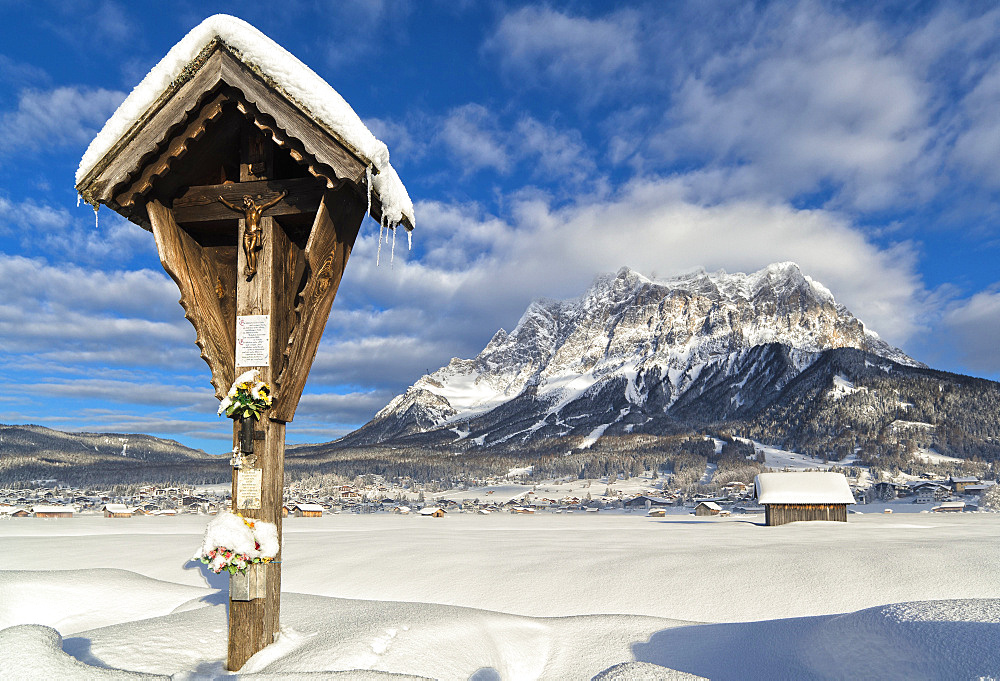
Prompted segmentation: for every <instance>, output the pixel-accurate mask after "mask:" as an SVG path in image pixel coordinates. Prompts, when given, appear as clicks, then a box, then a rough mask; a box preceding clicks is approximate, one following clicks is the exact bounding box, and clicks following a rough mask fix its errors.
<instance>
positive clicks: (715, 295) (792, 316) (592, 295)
mask: <svg viewBox="0 0 1000 681" xmlns="http://www.w3.org/2000/svg"><path fill="white" fill-rule="evenodd" d="M761 348H783V350H781V352H779V353H778V354H775V350H773V349H772V350H767V351H764V350H758V349H761ZM835 348H855V349H857V350H861V351H864V352H867V353H872V354H874V355H877V356H879V357H882V358H885V359H888V360H891V361H892V362H896V363H899V364H903V365H910V366H919V363H918V362H916V361H914V360H913V359H912V358H910V357H908V356H907V355H906V354H905V353H903V352H902V351H900V350H898V349H896V348H893V347H891V346H889V345H888V344H886V343H884V342H883V341H881V340H880V339H878V337H877V336H875V335H874V334H871V333H868V332H867V331H866V329H865V328H864V325H863V324H862V323H861V322H860V321H859V320H858V319H856V318H855V317H854V316H853V315H852V314H851V313H850V312H849V311H848V310H847V309H846V308H845V307H843V306H842V305H838V304H837V302H836V300H835V299H834V296H833V294H832V293H831V292H830V290H829V289H827V288H826V287H825V286H823V285H822V284H820V283H819V282H816V281H814V280H813V279H811V278H810V277H808V276H807V275H805V274H804V273H803V272H802V271H801V269H800V268H799V266H798V265H796V264H795V263H792V262H783V263H775V264H772V265H768V266H767V267H764V268H763V269H761V270H758V271H757V272H752V273H749V274H747V273H733V274H729V273H727V272H725V271H721V270H720V271H718V272H714V273H708V272H706V271H705V270H704V269H699V270H695V271H693V272H690V273H687V274H683V275H680V276H676V277H671V278H669V279H663V280H654V279H651V278H648V277H646V276H644V275H642V274H640V273H637V272H635V271H633V270H631V269H629V268H627V267H623V268H621V269H619V270H618V271H617V272H616V273H614V274H606V275H601V276H598V277H597V278H596V279H595V280H594V283H593V284H592V285H591V287H590V288H589V289H588V290H587V291H586V292H585V293H584V294H583V295H582V296H580V297H579V298H574V299H570V300H561V301H557V300H545V299H540V300H536V301H534V302H532V303H531V304H530V305H529V306H528V308H527V310H526V311H525V312H524V314H523V315H522V316H521V319H520V320H519V321H518V323H517V326H516V327H515V328H514V330H513V331H512V332H510V333H506V332H505V331H504V330H502V329H501V330H500V331H498V332H497V333H496V334H495V335H494V336H493V338H492V339H491V340H490V342H489V344H487V346H486V347H485V348H484V349H483V351H482V352H481V353H480V354H479V355H478V356H477V357H475V358H473V359H468V360H462V359H457V358H456V359H453V360H452V361H451V362H450V363H449V364H448V365H447V366H446V367H443V368H441V369H439V370H437V371H435V372H433V373H432V374H430V375H428V376H424V377H422V378H421V379H420V380H418V381H417V382H416V383H415V384H414V385H413V386H412V387H411V388H410V389H409V390H407V391H406V393H404V394H403V395H400V396H399V397H397V398H396V399H394V400H393V401H392V402H391V403H390V404H389V405H388V406H387V407H386V408H385V409H383V410H382V411H381V412H379V414H378V415H377V416H376V419H375V421H373V422H372V424H369V426H373V424H375V423H376V422H392V423H394V424H395V425H394V426H393V428H392V430H393V431H394V432H397V433H398V432H413V430H414V429H417V430H426V429H427V428H437V427H445V426H447V425H448V424H451V423H458V422H462V421H468V420H469V419H472V418H475V417H478V416H482V415H484V414H488V413H492V412H494V411H495V410H499V409H501V408H504V409H508V408H510V407H509V405H510V404H512V403H514V402H515V401H516V400H518V399H523V398H525V397H526V396H528V397H530V400H532V401H533V403H534V404H536V405H537V404H544V405H547V406H546V407H545V410H546V413H548V414H558V413H559V412H560V410H562V409H564V408H566V406H567V405H569V404H570V403H572V402H574V401H575V400H579V399H583V398H584V397H585V396H587V395H593V394H595V391H600V390H603V389H605V387H606V386H608V385H612V384H614V385H620V386H621V387H620V388H615V389H616V390H619V391H620V392H621V393H622V394H623V395H625V397H626V398H627V399H626V402H625V404H626V406H625V407H623V408H622V409H620V410H619V411H620V412H621V414H622V416H621V417H622V418H624V413H625V412H626V411H629V410H630V409H631V408H632V407H631V406H628V405H633V406H642V405H646V404H647V403H649V402H650V401H656V402H662V407H660V408H661V409H662V410H670V409H672V408H674V406H675V405H683V404H685V400H686V399H689V398H686V397H685V396H686V394H687V393H688V392H689V391H690V390H695V389H697V390H702V391H703V390H705V386H704V385H703V382H704V381H705V380H706V377H707V376H713V377H715V378H714V379H713V380H723V378H724V377H725V376H728V375H737V374H739V373H740V372H741V371H744V370H746V367H744V363H745V362H747V361H750V360H749V358H751V357H756V359H755V360H754V361H756V362H757V363H758V364H759V366H758V367H757V368H756V369H755V371H765V370H766V371H770V372H771V373H770V374H769V378H767V379H766V380H765V379H761V381H760V385H764V384H765V383H767V382H768V381H770V383H769V385H770V387H769V388H768V389H774V390H777V389H780V388H781V387H782V386H783V385H785V384H786V383H787V382H788V381H790V380H791V379H792V378H794V377H795V376H796V375H797V374H798V373H801V371H803V370H804V369H805V368H807V367H808V366H809V365H810V363H811V362H812V361H814V360H815V358H816V357H818V356H819V354H820V353H823V352H825V351H827V350H831V349H835ZM762 353H763V354H762ZM782 353H783V354H782ZM765 355H767V357H768V358H769V359H767V360H766V362H771V363H772V364H773V362H779V363H780V364H781V366H780V367H778V366H770V367H769V368H768V367H765V365H764V364H762V362H765V360H764V359H763V357H764V356H765ZM779 355H780V357H779ZM782 358H783V359H782ZM746 380H748V379H745V378H744V379H743V383H740V384H739V386H742V385H744V384H745V383H746ZM734 385H736V384H734ZM727 390H729V392H727V394H729V396H730V397H731V399H732V404H733V405H734V406H733V407H732V409H736V410H738V409H740V408H742V405H744V404H746V403H747V401H748V400H753V399H754V397H753V396H751V395H749V394H746V395H745V394H743V393H742V392H740V390H739V389H736V388H734V389H732V390H730V389H728V388H727ZM734 391H735V392H734ZM730 393H732V394H730ZM678 408H679V407H678ZM623 410H624V411H623ZM729 411H732V410H731V409H730V408H729V407H726V406H723V407H722V408H720V413H723V414H725V413H729ZM369 426H366V427H365V428H366V429H368V428H369ZM363 430H364V429H363ZM375 430H377V428H376V429H375Z"/></svg>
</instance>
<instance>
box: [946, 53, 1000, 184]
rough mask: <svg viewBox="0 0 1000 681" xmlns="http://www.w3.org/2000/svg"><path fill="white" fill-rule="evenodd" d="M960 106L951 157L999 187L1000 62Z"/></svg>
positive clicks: (975, 176) (973, 174)
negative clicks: (958, 121) (956, 133)
mask: <svg viewBox="0 0 1000 681" xmlns="http://www.w3.org/2000/svg"><path fill="white" fill-rule="evenodd" d="M961 109H962V111H961V114H960V117H959V118H960V120H961V123H962V131H961V132H960V133H959V135H958V136H957V138H956V140H955V146H954V157H953V159H952V160H953V162H954V163H955V165H956V166H957V167H958V168H960V169H961V171H962V172H963V173H964V174H966V175H967V176H970V177H972V178H973V179H976V180H985V181H986V183H988V185H989V186H991V187H994V188H996V187H1000V163H998V162H997V160H998V159H1000V117H998V116H997V111H998V110H1000V63H998V64H994V65H993V67H992V69H990V71H988V72H987V73H986V74H985V76H984V77H983V78H982V79H981V80H980V81H979V83H978V84H977V85H976V87H975V88H974V89H973V90H972V91H971V92H970V93H969V94H968V95H967V96H966V97H965V98H964V99H963V101H962V103H961Z"/></svg>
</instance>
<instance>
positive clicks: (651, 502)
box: [624, 494, 674, 508]
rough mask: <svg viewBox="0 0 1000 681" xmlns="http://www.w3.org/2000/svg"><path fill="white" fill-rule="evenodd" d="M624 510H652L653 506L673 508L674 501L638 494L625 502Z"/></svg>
mask: <svg viewBox="0 0 1000 681" xmlns="http://www.w3.org/2000/svg"><path fill="white" fill-rule="evenodd" d="M624 505H625V508H652V507H653V506H673V505H674V500H673V499H667V498H664V497H657V496H650V495H648V494H640V495H639V496H637V497H632V498H631V499H629V500H627V501H626V502H625V504H624Z"/></svg>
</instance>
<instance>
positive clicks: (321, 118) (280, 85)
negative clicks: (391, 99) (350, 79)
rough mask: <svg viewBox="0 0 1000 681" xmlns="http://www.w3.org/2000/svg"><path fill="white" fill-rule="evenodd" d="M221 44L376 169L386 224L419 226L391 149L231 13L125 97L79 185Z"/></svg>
mask: <svg viewBox="0 0 1000 681" xmlns="http://www.w3.org/2000/svg"><path fill="white" fill-rule="evenodd" d="M216 39H218V40H220V41H221V42H222V43H224V44H225V45H226V46H227V47H229V48H230V50H231V51H232V52H233V53H234V54H235V55H236V56H237V57H238V58H239V59H240V60H241V61H242V62H243V63H245V64H247V65H249V66H251V67H252V68H253V69H254V70H255V71H257V72H258V73H259V74H260V75H261V76H263V77H264V78H265V80H267V81H268V82H269V84H270V85H271V86H272V87H274V88H276V89H277V90H279V91H280V92H281V93H282V94H283V95H285V96H286V97H288V98H289V99H291V100H292V101H293V102H295V103H296V104H297V105H298V106H299V107H301V108H302V109H303V110H304V111H306V112H307V114H309V115H310V116H311V117H313V118H314V119H315V120H316V122H318V123H320V124H321V125H323V126H324V127H326V128H327V129H329V130H330V131H331V132H333V133H334V134H335V135H336V136H337V137H339V138H340V140H341V141H342V142H344V143H345V144H346V145H347V146H349V147H352V148H353V150H354V151H356V152H357V154H358V155H359V156H360V157H361V158H362V160H363V161H367V162H369V163H370V164H371V165H373V166H374V168H375V169H376V170H377V171H378V174H377V175H375V176H374V177H373V178H372V188H373V189H374V191H375V192H376V193H377V194H378V196H379V199H380V200H381V201H382V211H383V216H384V219H386V220H388V222H389V223H390V224H392V225H396V224H399V223H400V222H402V221H403V218H404V217H405V218H406V219H407V220H408V221H409V224H410V225H411V226H412V225H413V224H414V217H413V202H412V201H411V200H410V196H409V194H408V193H407V191H406V188H405V187H404V186H403V183H402V182H401V181H400V179H399V175H397V174H396V171H395V169H393V167H392V165H391V164H390V163H389V149H388V148H387V147H386V145H385V144H384V143H383V142H381V141H380V140H378V139H376V137H375V136H374V135H373V134H372V133H371V131H370V130H369V129H368V128H367V127H366V126H365V124H364V123H363V122H362V121H361V118H359V117H358V115H357V114H356V113H355V112H354V109H352V108H351V105H350V104H348V103H347V101H346V100H344V98H343V97H341V96H340V93H338V92H337V91H336V90H334V89H333V88H332V87H331V86H330V84H329V83H327V82H326V81H325V80H323V79H322V78H321V77H320V76H319V75H317V74H316V72H315V71H313V70H312V69H310V68H309V67H308V66H306V65H305V64H303V63H302V62H301V61H299V60H298V59H297V58H296V57H295V56H294V55H292V54H291V53H290V52H288V51H287V50H285V49H284V48H283V47H281V46H280V45H278V44H277V43H276V42H274V41H273V40H271V39H270V38H268V37H267V36H266V35H264V34H263V33H261V32H260V31H259V30H257V29H256V28H254V27H253V26H251V25H250V24H248V23H247V22H245V21H243V20H242V19H238V18H236V17H233V16H229V15H226V14H216V15H214V16H211V17H208V18H207V19H205V20H204V21H203V22H201V23H200V24H198V25H197V26H195V27H194V28H193V29H192V30H191V31H190V32H189V33H188V34H187V35H186V36H184V38H183V39H181V41H180V42H179V43H177V44H176V45H174V46H173V47H172V48H171V49H170V51H169V52H167V54H166V56H164V57H163V59H161V60H160V62H159V63H158V64H157V65H156V66H154V67H153V69H152V70H151V71H150V72H149V73H148V74H146V77H145V78H143V79H142V82H140V83H139V84H138V85H137V86H136V87H135V89H134V90H132V92H131V93H130V94H129V96H128V97H126V98H125V101H124V102H122V103H121V106H119V107H118V109H117V110H116V111H115V112H114V114H112V115H111V118H109V119H108V122H107V123H105V124H104V128H103V129H102V130H101V132H100V133H98V135H97V137H95V138H94V139H93V141H91V143H90V146H89V147H87V151H86V152H85V153H84V155H83V158H82V159H80V166H79V168H77V171H76V184H77V185H79V184H80V182H81V181H82V180H83V179H84V178H85V177H86V176H87V175H88V174H89V173H90V172H91V171H92V170H93V169H94V168H95V166H96V165H97V164H98V163H99V162H100V161H101V159H102V158H104V157H105V156H106V155H107V154H108V152H109V151H111V149H112V148H113V147H114V145H115V144H116V143H117V142H118V141H119V140H120V139H121V138H122V137H124V136H125V135H127V134H128V133H129V131H130V130H131V129H132V128H133V126H134V125H135V124H136V122H138V121H139V120H141V119H142V117H143V115H144V114H145V113H146V112H147V111H148V110H149V109H150V107H152V106H153V105H154V104H155V103H156V102H157V100H158V99H159V97H160V96H161V95H162V94H163V93H164V92H165V91H167V90H169V89H171V88H172V87H175V86H176V85H177V84H178V81H182V80H186V79H187V78H188V77H190V75H191V73H190V72H189V71H191V69H190V66H191V65H192V63H193V62H195V61H196V60H197V59H198V57H199V56H200V55H201V53H202V51H203V50H204V48H205V47H206V46H208V45H209V44H210V43H211V42H212V41H213V40H216Z"/></svg>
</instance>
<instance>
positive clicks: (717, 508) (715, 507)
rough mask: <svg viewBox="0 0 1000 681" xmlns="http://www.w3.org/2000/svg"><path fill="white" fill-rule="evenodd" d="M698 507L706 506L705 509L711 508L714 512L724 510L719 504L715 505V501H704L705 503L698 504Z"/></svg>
mask: <svg viewBox="0 0 1000 681" xmlns="http://www.w3.org/2000/svg"><path fill="white" fill-rule="evenodd" d="M698 505H699V506H704V507H705V508H710V509H712V510H713V511H721V510H722V507H721V506H719V505H718V504H717V503H715V502H714V501H703V502H701V503H700V504H698Z"/></svg>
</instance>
